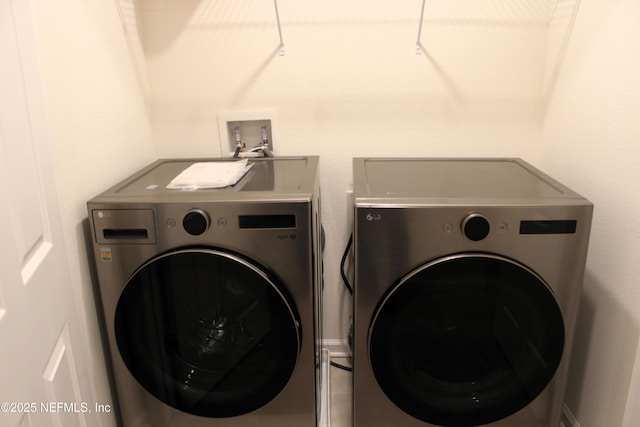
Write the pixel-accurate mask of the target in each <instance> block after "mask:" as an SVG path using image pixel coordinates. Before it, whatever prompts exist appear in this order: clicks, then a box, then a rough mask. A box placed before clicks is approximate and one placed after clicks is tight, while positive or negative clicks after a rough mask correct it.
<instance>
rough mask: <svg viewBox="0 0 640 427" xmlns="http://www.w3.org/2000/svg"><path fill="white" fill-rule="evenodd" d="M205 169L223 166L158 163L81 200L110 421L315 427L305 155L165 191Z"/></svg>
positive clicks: (313, 240)
mask: <svg viewBox="0 0 640 427" xmlns="http://www.w3.org/2000/svg"><path fill="white" fill-rule="evenodd" d="M209 161H210V162H214V161H229V160H222V159H217V160H216V159H210V160H202V159H190V160H189V159H166V160H159V161H156V162H154V163H153V164H151V165H149V166H148V167H146V168H144V169H143V170H141V171H140V172H138V173H136V174H135V175H133V176H131V177H130V178H128V179H125V180H124V181H123V182H121V183H119V184H117V185H115V186H114V187H112V188H110V189H108V190H107V191H105V192H104V193H102V194H100V195H99V196H97V197H95V198H93V199H92V200H90V201H89V202H88V214H89V222H90V224H91V227H90V228H91V233H92V239H93V248H94V253H95V265H96V270H97V279H98V282H99V289H100V299H101V304H102V309H103V312H104V320H105V322H104V323H105V328H106V336H107V338H108V345H109V355H110V359H111V366H112V373H113V378H114V380H115V381H114V382H115V385H116V387H115V389H116V392H117V401H118V402H119V412H120V414H121V421H122V424H123V425H124V426H125V427H130V426H136V427H137V426H154V427H155V426H163V427H166V426H174V427H178V426H179V427H184V426H190V427H212V426H215V427H264V426H278V427H281V426H283V425H291V426H301V427H302V426H310V427H311V426H315V425H316V416H317V405H318V401H317V396H318V390H319V387H320V384H319V378H318V369H317V367H318V357H319V351H318V347H317V343H318V342H319V339H320V336H321V334H320V328H321V321H320V313H321V310H320V303H321V285H320V284H321V237H322V232H321V225H320V209H319V204H320V193H319V181H318V157H295V158H294V157H291V158H290V157H282V158H269V159H267V158H265V159H262V158H260V159H252V160H249V164H250V165H252V167H251V169H249V171H248V172H247V173H246V175H244V177H242V178H241V179H240V181H238V182H237V183H236V184H235V185H233V186H229V187H226V188H219V189H192V190H169V189H167V188H166V187H167V185H168V184H169V182H170V181H172V179H173V178H174V177H176V176H177V175H178V174H180V173H181V172H182V171H184V170H185V169H187V168H188V167H190V166H191V165H192V164H194V163H196V162H209Z"/></svg>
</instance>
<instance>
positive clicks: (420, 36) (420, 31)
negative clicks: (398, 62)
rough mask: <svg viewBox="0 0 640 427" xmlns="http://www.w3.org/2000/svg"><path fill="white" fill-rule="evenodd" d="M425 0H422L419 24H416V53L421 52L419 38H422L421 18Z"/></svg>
mask: <svg viewBox="0 0 640 427" xmlns="http://www.w3.org/2000/svg"><path fill="white" fill-rule="evenodd" d="M426 1H427V0H422V10H421V11H420V24H419V25H418V40H416V55H420V54H421V53H422V42H421V41H420V39H421V38H422V20H423V18H424V4H425V2H426Z"/></svg>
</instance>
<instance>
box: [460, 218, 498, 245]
mask: <svg viewBox="0 0 640 427" xmlns="http://www.w3.org/2000/svg"><path fill="white" fill-rule="evenodd" d="M489 230H491V226H490V225H489V220H487V218H485V217H484V215H480V214H478V213H472V214H469V215H467V216H466V217H465V218H464V220H462V232H463V233H464V235H465V236H466V237H467V239H469V240H472V241H474V242H479V241H480V240H482V239H484V238H485V237H487V236H488V235H489Z"/></svg>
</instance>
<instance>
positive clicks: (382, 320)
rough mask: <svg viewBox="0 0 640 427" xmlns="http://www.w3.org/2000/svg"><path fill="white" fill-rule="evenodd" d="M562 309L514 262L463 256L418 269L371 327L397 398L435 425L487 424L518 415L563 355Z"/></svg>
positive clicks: (376, 363) (383, 372)
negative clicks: (514, 414)
mask: <svg viewBox="0 0 640 427" xmlns="http://www.w3.org/2000/svg"><path fill="white" fill-rule="evenodd" d="M563 346H564V326H563V320H562V314H561V312H560V308H559V307H558V304H557V303H556V300H555V298H554V295H553V294H552V292H551V290H550V289H549V287H548V286H547V285H546V284H545V282H544V281H543V280H542V278H540V277H539V276H538V275H536V274H535V273H534V272H532V271H531V270H529V269H528V268H526V267H525V266H523V265H521V264H518V263H516V262H514V261H513V260H510V259H507V258H503V257H499V256H495V255H490V254H460V255H455V256H450V257H446V258H442V259H438V260H436V261H433V262H430V263H428V264H425V265H423V266H421V267H420V268H418V269H416V270H414V271H412V272H411V273H410V274H408V275H407V276H405V277H404V278H403V279H402V280H400V282H399V283H398V284H397V286H395V287H394V288H393V289H392V291H391V292H389V294H388V295H387V296H386V297H385V299H384V300H383V301H382V302H381V303H380V305H379V306H378V308H377V310H376V312H375V315H374V317H373V320H372V323H371V327H370V332H369V352H370V360H371V365H372V369H373V371H374V374H375V377H376V379H377V381H378V383H379V385H380V387H381V388H382V390H383V391H384V393H385V394H386V395H387V397H388V398H389V399H390V400H391V401H392V402H393V403H394V404H395V405H396V406H398V407H399V408H400V409H402V410H403V411H405V412H406V413H408V414H409V415H411V416H413V417H415V418H418V419H420V420H422V421H425V422H427V423H431V424H437V425H445V426H452V427H455V426H477V425H481V424H487V423H490V422H494V421H497V420H500V419H503V418H506V417H508V416H509V415H511V414H513V413H515V412H517V411H518V410H520V409H522V408H524V407H525V406H527V405H528V404H529V403H530V402H531V401H532V400H533V399H535V398H536V397H537V396H538V395H539V394H540V393H541V392H542V390H543V389H544V388H545V387H546V386H547V384H548V383H549V381H551V379H552V377H553V375H554V373H555V371H556V369H557V368H558V365H559V363H560V358H561V356H562V352H563Z"/></svg>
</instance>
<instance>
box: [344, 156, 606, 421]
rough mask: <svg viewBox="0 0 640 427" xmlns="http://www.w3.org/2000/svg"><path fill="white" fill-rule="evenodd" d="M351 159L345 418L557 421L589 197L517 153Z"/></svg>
mask: <svg viewBox="0 0 640 427" xmlns="http://www.w3.org/2000/svg"><path fill="white" fill-rule="evenodd" d="M353 168H354V171H353V173H354V176H353V187H354V201H355V217H354V218H355V219H354V224H355V225H354V233H355V235H354V242H355V247H354V251H355V255H354V256H355V286H354V360H353V363H354V376H353V390H354V397H353V399H354V425H355V426H356V427H377V426H380V427H381V426H389V425H398V426H405V427H427V426H449V427H456V426H458V427H459V426H478V425H483V426H491V427H543V426H544V427H551V426H553V427H556V426H557V425H558V423H559V419H560V416H561V410H562V404H563V393H564V388H565V381H566V376H567V368H568V362H569V355H570V353H571V346H572V341H573V334H574V326H575V321H576V310H577V304H578V300H579V296H580V291H581V287H582V280H583V275H584V267H585V262H586V255H587V246H588V239H589V232H590V227H591V217H592V211H593V206H592V204H591V203H590V202H589V201H588V200H586V199H585V198H584V197H581V196H580V195H578V194H576V193H575V192H573V191H572V190H570V189H569V188H567V187H565V186H564V185H562V184H560V183H559V182H557V181H555V180H554V179H552V178H550V177H549V176H547V175H545V174H544V173H542V172H541V171H539V170H537V169H535V168H534V167H532V166H531V165H529V164H527V163H526V162H524V161H522V160H520V159H503V158H497V159H380V158H368V159H367V158H357V159H354V161H353Z"/></svg>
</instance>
